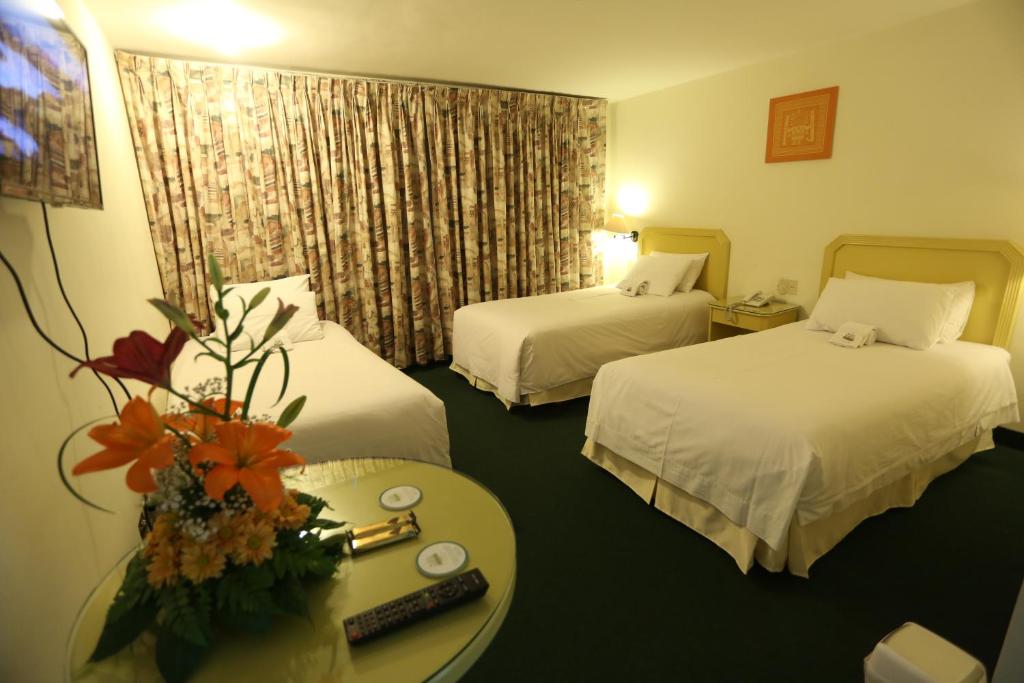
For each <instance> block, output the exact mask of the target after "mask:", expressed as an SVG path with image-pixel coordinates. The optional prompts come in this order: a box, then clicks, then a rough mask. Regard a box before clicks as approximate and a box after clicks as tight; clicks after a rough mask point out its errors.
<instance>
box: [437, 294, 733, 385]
mask: <svg viewBox="0 0 1024 683" xmlns="http://www.w3.org/2000/svg"><path fill="white" fill-rule="evenodd" d="M713 300H714V297H712V296H711V295H710V294H708V293H707V292H704V291H701V290H697V289H695V290H692V291H690V292H687V293H685V294H684V293H681V292H676V293H675V294H673V295H672V296H668V297H660V296H651V295H647V296H638V297H628V296H623V295H622V294H621V293H620V292H619V290H618V289H616V288H615V287H613V286H603V287H592V288H588V289H580V290H575V291H572V292H560V293H558V294H545V295H542V296H530V297H522V298H519V299H503V300H501V301H487V302H483V303H477V304H471V305H469V306H464V307H462V308H460V309H458V310H457V311H455V323H454V325H455V326H454V333H453V340H452V360H453V361H454V362H455V363H456V364H457V365H459V366H461V367H463V368H465V369H466V370H469V371H470V372H471V373H473V374H474V375H476V376H477V377H480V378H481V379H484V380H487V381H488V382H490V383H491V384H493V385H494V386H496V387H497V388H498V392H497V393H498V394H499V395H500V396H501V397H502V398H504V399H505V400H507V401H510V402H512V403H518V402H519V401H520V397H522V396H525V395H527V394H532V393H536V392H539V391H547V390H548V389H553V388H555V387H558V386H561V385H563V384H568V383H570V382H575V381H578V380H581V379H588V378H590V377H593V376H594V375H595V374H596V373H597V369H598V368H599V367H601V365H603V364H604V363H607V362H609V361H613V360H618V359H619V358H626V357H629V356H635V355H639V354H642V353H651V352H652V351H661V350H663V349H671V348H675V347H677V346H684V345H686V344H693V343H696V342H700V341H704V340H706V339H707V326H708V303H709V302H710V301H713Z"/></svg>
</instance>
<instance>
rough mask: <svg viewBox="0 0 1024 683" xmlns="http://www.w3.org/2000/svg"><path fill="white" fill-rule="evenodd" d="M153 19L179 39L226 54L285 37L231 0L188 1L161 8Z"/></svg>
mask: <svg viewBox="0 0 1024 683" xmlns="http://www.w3.org/2000/svg"><path fill="white" fill-rule="evenodd" d="M153 20H154V21H155V22H156V23H158V24H159V25H160V26H162V27H163V28H164V29H165V30H167V31H169V32H170V33H173V34H174V35H176V36H178V37H179V38H183V39H184V40H187V41H189V42H193V43H199V44H201V45H206V46H208V47H212V48H213V49H215V50H217V51H218V52H221V53H222V54H225V55H237V54H238V53H240V52H241V51H242V50H245V49H248V48H253V47H263V46H265V45H273V44H275V43H279V42H281V40H282V39H283V38H284V35H285V32H284V29H283V28H281V26H280V24H278V23H277V22H276V21H274V20H273V19H270V18H269V17H266V16H263V15H262V14H259V13H257V12H254V11H252V10H250V9H247V8H245V7H242V6H241V5H239V4H237V3H235V2H233V1H232V0H191V1H190V2H183V3H179V4H175V5H170V6H166V7H161V8H159V9H157V10H156V11H155V12H154V13H153Z"/></svg>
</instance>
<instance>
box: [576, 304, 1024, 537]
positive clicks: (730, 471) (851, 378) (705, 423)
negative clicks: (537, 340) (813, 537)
mask: <svg viewBox="0 0 1024 683" xmlns="http://www.w3.org/2000/svg"><path fill="white" fill-rule="evenodd" d="M830 334H831V333H829V332H812V331H809V330H806V329H804V323H802V322H801V323H794V324H792V325H786V326H783V327H779V328H776V329H774V330H769V331H766V332H759V333H757V334H751V335H744V336H739V337H732V338H730V339H725V340H721V341H717V342H714V343H711V344H700V345H697V346H692V347H688V348H685V349H675V350H671V351H664V352H661V353H655V354H650V355H647V356H638V357H636V358H628V359H624V360H621V361H617V362H615V363H609V364H607V365H605V366H604V367H602V368H601V371H600V372H599V373H598V375H597V378H596V380H595V382H594V387H593V392H592V394H591V400H590V410H589V413H588V416H587V427H586V434H587V436H588V437H589V438H591V439H593V440H595V441H597V442H598V443H600V444H602V445H604V446H606V447H608V448H610V449H612V450H613V451H615V452H616V453H618V454H619V455H621V456H623V457H625V458H626V459H628V460H630V461H632V462H634V463H636V464H637V465H639V466H641V467H643V468H644V469H646V470H647V471H649V472H651V473H652V474H655V475H657V476H658V477H661V478H662V479H664V480H665V481H668V482H669V483H672V484H674V485H676V486H678V487H680V488H682V489H683V490H685V491H686V492H688V493H690V494H691V495H694V496H696V497H698V498H700V499H701V500H704V501H706V502H708V503H710V504H712V505H714V506H715V507H716V508H717V509H719V510H720V511H721V512H722V513H723V514H725V515H726V516H727V517H728V518H729V519H730V520H732V521H733V522H735V523H736V524H738V525H741V526H744V527H746V528H748V529H749V530H750V531H751V532H753V533H754V534H755V535H756V536H757V537H758V538H760V539H762V540H763V541H765V542H766V543H767V544H768V545H770V546H771V547H772V548H776V549H777V548H779V547H780V545H781V544H782V542H783V539H784V537H785V535H786V533H787V530H788V528H789V525H790V523H791V522H792V521H793V520H794V519H796V520H797V521H798V522H799V523H801V524H806V523H809V522H811V521H814V520H816V519H820V518H823V517H827V516H828V515H829V514H831V513H832V512H834V511H838V510H841V509H843V508H845V507H846V506H847V505H849V504H850V503H852V502H854V501H856V500H858V499H860V498H863V497H865V496H867V495H868V494H869V493H871V492H872V491H874V490H876V489H878V488H880V487H882V486H885V485H886V484H888V483H891V482H893V481H895V480H896V479H898V478H900V477H902V476H903V475H905V474H907V473H908V472H910V471H911V470H913V469H915V468H917V467H919V466H921V465H922V464H924V463H926V462H929V461H931V460H933V459H935V458H938V457H940V456H942V455H944V454H945V453H947V452H949V451H951V450H953V449H954V448H956V447H957V446H960V445H961V444H963V443H965V442H967V441H968V440H970V439H971V438H973V437H974V436H976V435H977V434H980V433H981V432H982V431H984V430H986V429H991V428H992V427H995V426H998V425H1000V424H1004V423H1007V422H1012V421H1016V420H1017V419H1018V412H1017V395H1016V390H1015V388H1014V383H1013V377H1012V375H1011V374H1010V368H1009V354H1008V353H1007V352H1006V351H1005V350H1003V349H1001V348H998V347H994V346H988V345H983V344H974V343H970V342H954V343H951V344H939V345H937V346H935V347H934V348H932V349H930V350H928V351H915V350H912V349H907V348H903V347H899V346H893V345H890V344H874V345H871V346H866V347H863V348H861V349H858V350H857V352H856V353H851V352H850V351H849V350H847V349H843V348H840V347H837V346H834V345H832V344H830V343H829V342H828V339H829V336H830Z"/></svg>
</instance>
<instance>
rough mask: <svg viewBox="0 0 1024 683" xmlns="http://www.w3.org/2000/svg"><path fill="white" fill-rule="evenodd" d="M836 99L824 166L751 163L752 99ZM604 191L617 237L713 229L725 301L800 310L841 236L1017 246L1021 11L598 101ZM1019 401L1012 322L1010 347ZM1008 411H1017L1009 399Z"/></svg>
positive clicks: (946, 15) (955, 15)
mask: <svg viewBox="0 0 1024 683" xmlns="http://www.w3.org/2000/svg"><path fill="white" fill-rule="evenodd" d="M832 85H838V86H839V104H838V117H837V121H836V130H835V144H834V148H833V156H832V158H831V159H828V160H820V161H801V162H789V163H777V164H766V163H765V162H764V151H765V139H766V134H767V118H768V100H769V99H770V98H772V97H776V96H779V95H787V94H791V93H797V92H802V91H805V90H811V89H815V88H822V87H828V86H832ZM610 110H611V112H610V113H611V116H610V121H611V127H610V141H609V144H610V151H609V186H608V189H609V192H608V196H609V198H610V202H611V203H612V206H611V207H610V208H615V206H614V198H615V197H616V195H617V192H618V190H619V189H620V188H621V187H623V186H625V185H629V184H638V185H640V186H641V187H643V188H645V189H646V190H647V191H648V193H649V196H650V206H649V208H648V209H647V210H646V211H645V212H644V213H643V214H642V215H640V216H638V217H636V218H633V219H631V224H636V225H659V226H704V227H720V228H723V229H724V230H725V231H726V232H727V233H728V235H729V237H730V238H731V239H732V264H731V268H730V277H729V289H730V293H731V294H746V293H749V292H751V291H753V290H755V289H768V290H771V291H772V292H774V290H775V284H776V282H777V280H778V279H779V278H780V277H787V278H795V279H797V280H798V281H799V292H798V294H797V295H796V296H795V297H790V298H792V299H794V300H796V301H798V302H799V303H800V304H802V305H803V306H804V308H805V309H810V308H811V307H813V304H814V301H815V299H816V297H817V290H818V278H819V276H820V269H821V259H822V254H823V251H824V248H825V246H826V245H827V244H828V243H829V242H830V241H831V240H832V239H833V238H834V237H835V236H836V235H838V234H840V233H848V232H859V233H876V234H893V235H925V236H941V237H981V238H1009V239H1014V240H1017V241H1018V242H1020V243H1021V244H1024V2H1020V1H1019V0H984V1H982V2H979V3H974V4H970V5H966V6H963V7H960V8H958V9H954V10H950V11H947V12H943V13H941V14H937V15H933V16H931V17H927V18H924V19H920V20H917V21H914V22H912V23H909V24H904V25H903V26H900V27H896V28H894V29H890V30H887V31H885V32H882V33H877V34H873V35H869V36H863V37H860V38H857V39H854V40H851V41H846V42H843V43H838V44H834V45H830V46H826V47H822V48H818V49H815V50H813V51H807V52H802V53H799V54H794V55H791V56H788V57H785V58H782V59H778V60H774V61H771V62H766V63H762V64H758V65H755V66H751V67H746V68H743V69H739V70H736V71H732V72H729V73H726V74H722V75H718V76H714V77H711V78H707V79H704V80H700V81H695V82H690V83H686V84H682V85H679V86H676V87H673V88H669V89H667V90H662V91H659V92H655V93H651V94H648V95H643V96H640V97H636V98H632V99H628V100H623V101H620V102H617V103H613V104H612V106H611V107H610ZM1011 351H1012V352H1013V354H1014V371H1015V377H1016V380H1017V385H1018V387H1019V388H1021V389H1024V324H1022V323H1021V322H1020V321H1018V325H1017V329H1016V333H1015V336H1014V339H1013V342H1012V345H1011ZM1022 405H1024V400H1022Z"/></svg>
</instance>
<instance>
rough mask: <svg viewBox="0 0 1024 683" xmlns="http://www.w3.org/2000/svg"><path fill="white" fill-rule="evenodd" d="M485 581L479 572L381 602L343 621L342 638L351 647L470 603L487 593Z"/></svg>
mask: <svg viewBox="0 0 1024 683" xmlns="http://www.w3.org/2000/svg"><path fill="white" fill-rule="evenodd" d="M487 587H488V583H487V579H485V578H484V575H483V574H482V573H480V570H479V569H470V570H469V571H468V572H463V573H462V574H459V575H458V576H453V577H451V578H449V579H445V580H444V581H439V582H438V583H435V584H434V585H432V586H427V587H426V588H422V589H420V590H418V591H416V592H414V593H409V594H408V595H403V596H402V597H400V598H398V599H396V600H392V601H390V602H385V603H384V604H382V605H378V606H376V607H374V608H373V609H368V610H366V611H365V612H360V613H359V614H355V615H353V616H351V617H348V618H347V619H345V620H344V621H343V622H342V623H344V624H345V638H347V639H348V642H349V643H351V644H352V645H356V644H358V643H364V642H366V641H367V640H371V639H373V638H376V637H377V636H382V635H384V634H385V633H390V632H391V631H395V630H397V629H400V628H402V627H403V626H406V625H408V624H412V623H414V622H417V621H419V620H420V619H426V618H427V617H430V616H433V615H435V614H440V613H441V612H446V611H447V610H449V609H451V608H452V607H456V606H457V605H461V604H463V603H466V602H471V601H473V600H476V599H477V598H479V597H482V596H483V594H484V593H486V592H487Z"/></svg>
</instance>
